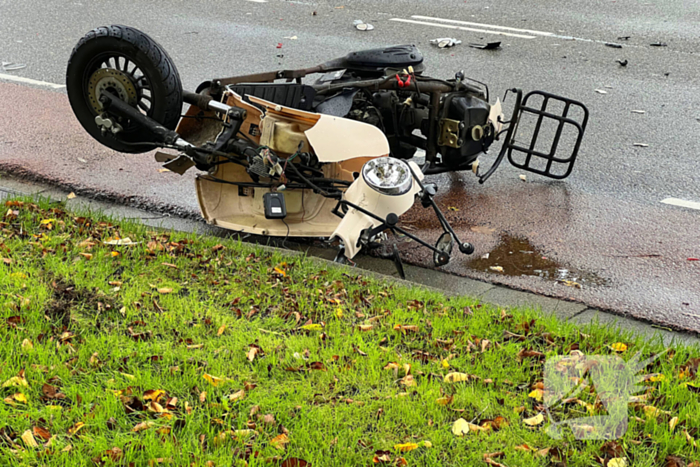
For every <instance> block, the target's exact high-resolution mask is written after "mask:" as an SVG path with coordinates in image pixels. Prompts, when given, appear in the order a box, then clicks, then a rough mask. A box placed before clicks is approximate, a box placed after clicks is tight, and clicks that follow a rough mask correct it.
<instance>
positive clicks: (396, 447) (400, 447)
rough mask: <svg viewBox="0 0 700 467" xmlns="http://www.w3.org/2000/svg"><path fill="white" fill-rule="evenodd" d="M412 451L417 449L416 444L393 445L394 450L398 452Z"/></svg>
mask: <svg viewBox="0 0 700 467" xmlns="http://www.w3.org/2000/svg"><path fill="white" fill-rule="evenodd" d="M414 449H418V445H417V444H416V443H405V444H395V445H394V450H396V451H399V452H408V451H413V450H414Z"/></svg>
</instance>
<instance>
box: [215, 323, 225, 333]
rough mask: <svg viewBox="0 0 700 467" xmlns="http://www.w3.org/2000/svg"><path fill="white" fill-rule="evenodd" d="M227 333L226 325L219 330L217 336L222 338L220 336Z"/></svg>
mask: <svg viewBox="0 0 700 467" xmlns="http://www.w3.org/2000/svg"><path fill="white" fill-rule="evenodd" d="M225 331H226V325H225V324H222V325H221V327H220V328H219V330H218V331H216V335H217V336H220V335H222V334H223V333H224V332H225Z"/></svg>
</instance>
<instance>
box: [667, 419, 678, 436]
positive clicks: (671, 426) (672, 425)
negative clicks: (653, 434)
mask: <svg viewBox="0 0 700 467" xmlns="http://www.w3.org/2000/svg"><path fill="white" fill-rule="evenodd" d="M676 425H678V417H673V418H672V419H671V421H669V422H668V428H669V429H670V430H671V433H673V430H675V429H676Z"/></svg>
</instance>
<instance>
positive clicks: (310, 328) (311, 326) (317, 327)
mask: <svg viewBox="0 0 700 467" xmlns="http://www.w3.org/2000/svg"><path fill="white" fill-rule="evenodd" d="M301 328H302V329H303V330H304V331H316V332H320V331H323V326H322V325H320V324H305V325H304V326H302V327H301Z"/></svg>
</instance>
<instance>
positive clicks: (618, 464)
mask: <svg viewBox="0 0 700 467" xmlns="http://www.w3.org/2000/svg"><path fill="white" fill-rule="evenodd" d="M608 467H627V459H625V458H624V457H614V458H612V459H610V460H609V461H608Z"/></svg>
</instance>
